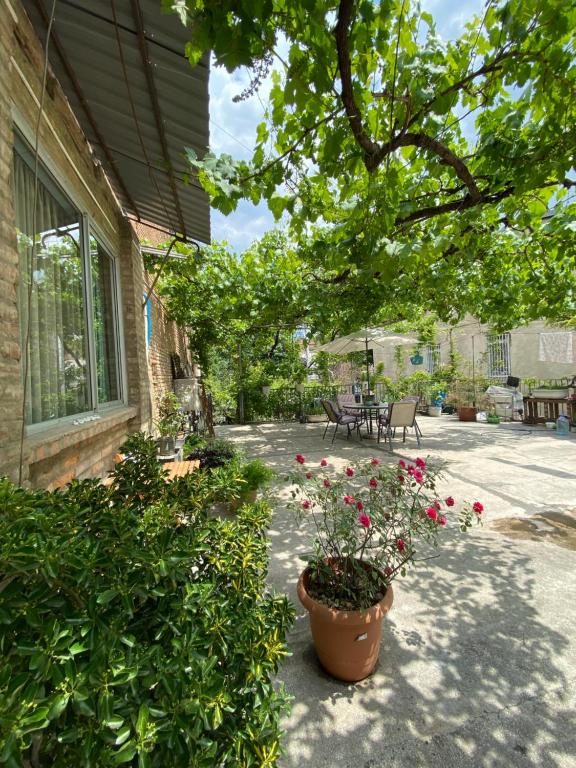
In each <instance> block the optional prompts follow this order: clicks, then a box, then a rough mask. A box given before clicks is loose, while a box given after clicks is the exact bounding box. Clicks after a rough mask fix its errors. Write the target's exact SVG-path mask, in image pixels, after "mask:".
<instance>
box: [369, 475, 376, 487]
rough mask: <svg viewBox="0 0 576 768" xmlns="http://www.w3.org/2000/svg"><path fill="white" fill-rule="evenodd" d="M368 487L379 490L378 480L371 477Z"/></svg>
mask: <svg viewBox="0 0 576 768" xmlns="http://www.w3.org/2000/svg"><path fill="white" fill-rule="evenodd" d="M368 485H369V486H370V488H378V480H376V478H375V477H371V478H370V480H368Z"/></svg>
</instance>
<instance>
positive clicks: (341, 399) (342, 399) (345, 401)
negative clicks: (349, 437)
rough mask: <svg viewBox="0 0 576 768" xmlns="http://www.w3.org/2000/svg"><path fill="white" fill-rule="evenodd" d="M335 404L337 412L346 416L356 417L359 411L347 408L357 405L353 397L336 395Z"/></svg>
mask: <svg viewBox="0 0 576 768" xmlns="http://www.w3.org/2000/svg"><path fill="white" fill-rule="evenodd" d="M336 403H337V405H338V410H340V411H341V412H342V413H345V414H346V415H347V416H358V413H359V411H358V410H357V409H356V410H354V408H350V407H349V406H351V405H357V402H356V398H355V396H354V395H348V394H347V395H336Z"/></svg>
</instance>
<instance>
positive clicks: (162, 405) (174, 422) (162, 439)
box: [154, 392, 183, 456]
mask: <svg viewBox="0 0 576 768" xmlns="http://www.w3.org/2000/svg"><path fill="white" fill-rule="evenodd" d="M156 412H157V419H156V421H155V422H154V425H155V427H156V429H157V430H158V434H159V439H158V453H159V454H160V455H163V456H166V455H170V454H171V453H174V448H175V444H176V435H177V434H178V433H179V432H180V431H181V430H182V427H183V414H182V413H181V412H180V401H179V400H178V398H177V397H176V395H175V394H174V392H165V393H164V394H163V395H161V396H160V397H159V398H158V400H157V403H156Z"/></svg>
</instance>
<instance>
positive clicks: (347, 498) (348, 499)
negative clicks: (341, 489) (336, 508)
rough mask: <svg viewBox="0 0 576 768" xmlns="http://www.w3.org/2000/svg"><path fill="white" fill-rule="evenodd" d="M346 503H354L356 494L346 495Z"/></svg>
mask: <svg viewBox="0 0 576 768" xmlns="http://www.w3.org/2000/svg"><path fill="white" fill-rule="evenodd" d="M343 501H344V504H354V496H344V499H343Z"/></svg>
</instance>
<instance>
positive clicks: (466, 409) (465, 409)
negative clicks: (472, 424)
mask: <svg viewBox="0 0 576 768" xmlns="http://www.w3.org/2000/svg"><path fill="white" fill-rule="evenodd" d="M458 418H459V419H460V421H476V408H475V407H474V406H473V405H460V406H459V407H458Z"/></svg>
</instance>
